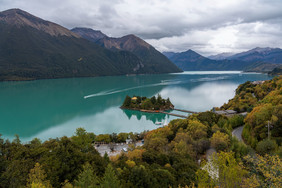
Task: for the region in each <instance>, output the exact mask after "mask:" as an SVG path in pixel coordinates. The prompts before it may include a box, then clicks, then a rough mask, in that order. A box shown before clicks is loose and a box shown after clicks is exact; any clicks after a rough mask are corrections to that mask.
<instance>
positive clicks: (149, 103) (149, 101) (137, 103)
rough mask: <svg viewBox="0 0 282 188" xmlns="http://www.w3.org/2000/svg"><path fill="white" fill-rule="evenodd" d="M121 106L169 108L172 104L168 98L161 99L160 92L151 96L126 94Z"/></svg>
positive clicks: (136, 108)
mask: <svg viewBox="0 0 282 188" xmlns="http://www.w3.org/2000/svg"><path fill="white" fill-rule="evenodd" d="M121 108H126V109H134V110H170V109H173V108H174V106H173V104H172V103H171V102H170V100H169V98H167V99H163V98H162V97H161V95H160V94H158V96H157V97H156V96H153V97H151V98H147V97H140V96H133V97H132V98H131V97H130V96H128V95H127V96H126V97H125V99H124V102H123V104H122V106H121Z"/></svg>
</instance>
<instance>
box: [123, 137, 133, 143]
mask: <svg viewBox="0 0 282 188" xmlns="http://www.w3.org/2000/svg"><path fill="white" fill-rule="evenodd" d="M125 142H126V144H132V143H133V141H132V139H130V138H128V139H126V140H125Z"/></svg>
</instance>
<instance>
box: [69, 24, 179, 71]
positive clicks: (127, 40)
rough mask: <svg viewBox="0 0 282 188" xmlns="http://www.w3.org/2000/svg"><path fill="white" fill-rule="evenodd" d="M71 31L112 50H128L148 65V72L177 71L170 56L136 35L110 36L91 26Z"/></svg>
mask: <svg viewBox="0 0 282 188" xmlns="http://www.w3.org/2000/svg"><path fill="white" fill-rule="evenodd" d="M71 31H73V32H74V33H76V34H78V35H80V36H81V37H83V38H85V39H87V40H89V41H95V43H96V44H98V45H100V46H101V47H104V48H106V49H109V50H111V51H114V52H115V51H127V52H131V53H133V54H134V55H136V56H137V57H138V58H140V59H141V60H142V64H141V66H142V65H147V67H146V70H147V71H148V72H159V71H160V70H161V71H162V72H163V73H166V72H171V71H173V72H177V71H179V70H177V68H176V66H175V65H174V64H172V63H171V62H170V61H169V59H168V58H166V57H165V56H164V55H163V54H162V53H160V52H159V51H157V50H156V49H155V48H154V47H153V46H151V45H150V44H148V43H147V42H145V41H144V40H142V39H141V38H139V37H137V36H135V35H126V36H123V37H121V38H112V37H108V36H106V35H105V34H103V33H101V32H100V31H96V30H92V29H89V28H74V29H72V30H71Z"/></svg>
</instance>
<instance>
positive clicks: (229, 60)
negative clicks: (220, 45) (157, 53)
mask: <svg viewBox="0 0 282 188" xmlns="http://www.w3.org/2000/svg"><path fill="white" fill-rule="evenodd" d="M163 54H164V55H166V56H167V57H168V58H169V59H170V60H171V61H172V62H174V63H175V64H176V65H177V66H178V67H179V68H181V69H183V70H191V71H194V70H244V71H256V72H269V71H271V70H273V69H274V68H276V67H279V66H280V65H281V64H282V49H279V48H258V47H257V48H254V49H252V50H249V51H246V52H241V53H238V54H233V53H222V54H218V55H213V56H209V57H204V56H201V55H200V54H198V53H196V52H194V51H192V50H187V51H185V52H180V53H173V52H164V53H163Z"/></svg>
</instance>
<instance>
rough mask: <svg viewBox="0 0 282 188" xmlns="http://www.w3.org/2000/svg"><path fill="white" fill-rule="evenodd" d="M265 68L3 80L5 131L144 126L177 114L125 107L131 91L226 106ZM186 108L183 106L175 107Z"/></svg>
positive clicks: (195, 107)
mask: <svg viewBox="0 0 282 188" xmlns="http://www.w3.org/2000/svg"><path fill="white" fill-rule="evenodd" d="M266 79H271V77H269V76H268V75H266V74H255V73H240V72H235V71H224V72H215V71H212V72H196V71H193V72H184V73H180V74H162V75H139V76H115V77H96V78H70V79H55V80H37V81H23V82H1V83H0V134H2V137H4V138H8V139H13V138H14V135H15V134H18V135H19V136H20V138H21V140H22V141H30V140H31V139H33V138H35V137H37V138H40V139H41V140H46V139H49V138H56V137H61V136H64V135H66V136H71V135H73V134H74V132H75V130H76V128H78V127H83V128H85V129H86V130H87V131H89V132H94V133H95V134H101V133H113V132H115V133H119V132H142V131H144V130H152V129H155V128H157V127H158V126H157V125H155V122H156V121H159V122H161V121H162V122H164V121H165V119H166V120H167V121H170V120H172V119H175V118H176V117H173V116H168V115H164V114H148V113H141V112H137V111H130V110H121V109H120V108H119V106H121V104H122V103H123V100H124V98H125V96H126V95H130V96H132V95H140V96H146V97H151V96H153V95H157V94H158V93H160V94H161V95H162V97H164V98H167V97H169V98H170V100H171V102H172V103H173V104H174V105H175V108H180V109H186V110H192V111H198V112H200V111H206V110H210V109H211V108H212V107H214V106H221V105H222V104H224V103H225V102H227V101H228V100H229V99H230V98H232V97H233V96H234V94H235V93H234V92H235V89H236V88H237V86H238V85H239V84H241V83H244V82H246V81H248V80H250V81H254V80H266ZM172 113H178V114H185V113H180V112H172Z"/></svg>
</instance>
